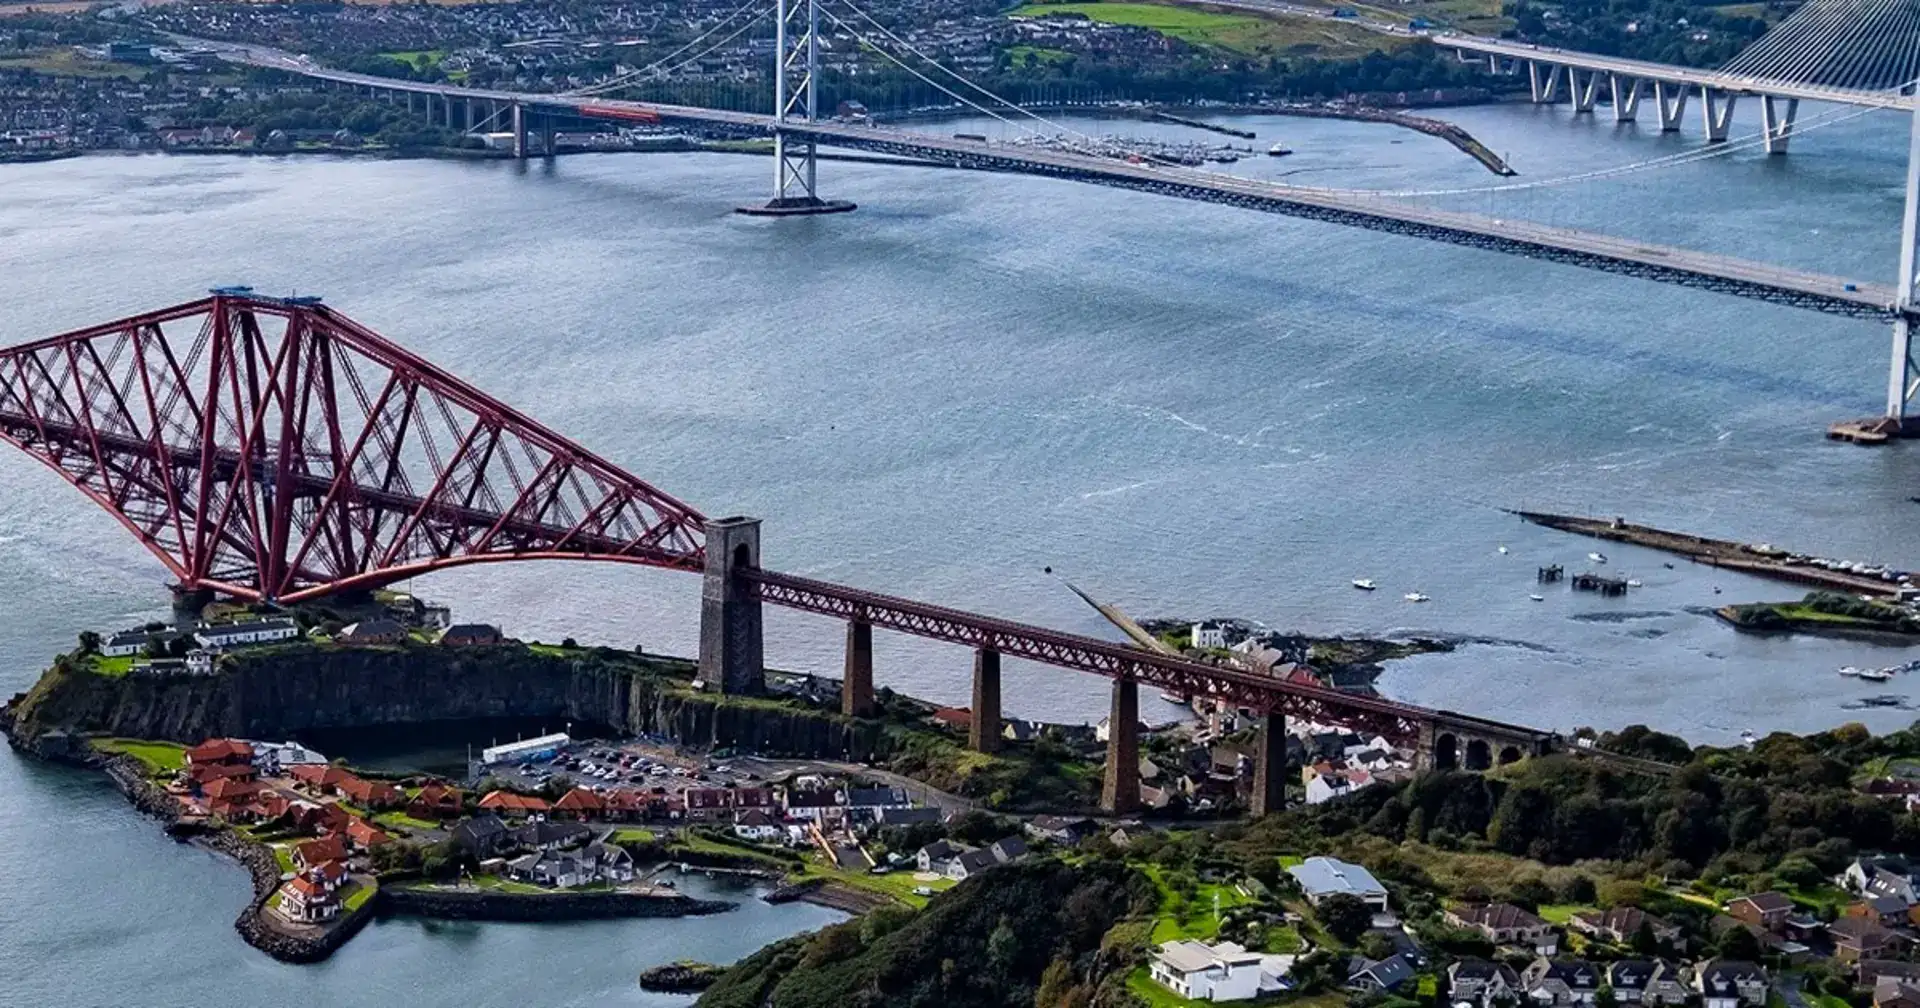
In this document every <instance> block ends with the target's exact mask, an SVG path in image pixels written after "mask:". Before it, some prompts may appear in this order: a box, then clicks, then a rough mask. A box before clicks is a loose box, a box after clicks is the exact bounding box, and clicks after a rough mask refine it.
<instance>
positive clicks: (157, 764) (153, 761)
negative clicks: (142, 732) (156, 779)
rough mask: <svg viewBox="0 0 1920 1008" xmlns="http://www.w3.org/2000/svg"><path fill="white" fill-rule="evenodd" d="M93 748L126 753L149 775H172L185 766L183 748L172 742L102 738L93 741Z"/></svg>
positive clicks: (185, 751) (184, 751)
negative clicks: (143, 765)
mask: <svg viewBox="0 0 1920 1008" xmlns="http://www.w3.org/2000/svg"><path fill="white" fill-rule="evenodd" d="M93 747H94V748H95V749H98V750H99V751H101V752H109V753H126V754H127V755H129V756H131V757H133V758H134V759H137V760H139V761H140V762H141V763H144V764H146V767H147V772H148V773H150V774H162V773H173V772H174V771H176V770H179V769H180V768H181V767H183V766H186V765H187V750H186V747H185V746H179V745H175V744H173V743H172V742H149V741H147V740H145V739H129V738H104V739H94V740H93Z"/></svg>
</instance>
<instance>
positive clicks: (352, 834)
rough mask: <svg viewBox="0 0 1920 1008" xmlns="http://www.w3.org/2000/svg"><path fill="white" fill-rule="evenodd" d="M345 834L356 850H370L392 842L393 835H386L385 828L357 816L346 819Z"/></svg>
mask: <svg viewBox="0 0 1920 1008" xmlns="http://www.w3.org/2000/svg"><path fill="white" fill-rule="evenodd" d="M345 836H346V838H347V842H348V843H350V844H352V845H353V849H354V850H358V851H370V850H372V849H374V848H375V847H378V846H380V845H381V844H386V843H392V842H393V837H391V836H388V835H387V832H386V831H385V830H383V829H381V828H380V827H378V826H375V825H374V824H372V823H370V822H368V821H366V820H365V819H361V818H359V817H358V816H355V817H353V818H351V819H348V820H347V828H346V831H345Z"/></svg>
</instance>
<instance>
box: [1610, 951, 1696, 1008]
mask: <svg viewBox="0 0 1920 1008" xmlns="http://www.w3.org/2000/svg"><path fill="white" fill-rule="evenodd" d="M1607 986H1608V987H1609V988H1611V989H1612V990H1613V997H1614V1000H1615V1001H1617V1002H1619V1003H1620V1004H1644V1005H1653V1006H1657V1008H1675V1006H1679V1005H1684V1004H1686V1003H1687V999H1688V998H1690V997H1692V995H1693V986H1692V980H1691V978H1690V977H1688V976H1687V972H1686V970H1685V969H1684V968H1682V967H1679V966H1676V965H1674V964H1673V963H1669V962H1667V961H1666V960H1664V959H1621V960H1619V961H1617V962H1612V963H1609V964H1607Z"/></svg>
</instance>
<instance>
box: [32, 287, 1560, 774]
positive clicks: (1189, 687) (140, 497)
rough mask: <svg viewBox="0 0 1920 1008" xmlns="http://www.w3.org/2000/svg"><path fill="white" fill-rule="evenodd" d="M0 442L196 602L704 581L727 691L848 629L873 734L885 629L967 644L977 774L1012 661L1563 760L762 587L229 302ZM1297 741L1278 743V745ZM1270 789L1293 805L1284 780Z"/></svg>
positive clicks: (64, 371)
mask: <svg viewBox="0 0 1920 1008" xmlns="http://www.w3.org/2000/svg"><path fill="white" fill-rule="evenodd" d="M0 439H4V440H5V441H7V442H8V443H11V444H13V445H14V446H15V447H18V448H20V449H21V450H22V451H25V452H26V453H28V454H29V455H31V456H33V457H34V458H36V459H39V460H40V461H41V462H42V463H44V464H46V465H47V466H48V467H50V468H52V469H53V470H54V471H56V472H58V473H59V474H60V475H61V476H62V477H63V478H65V479H66V480H67V481H68V482H69V483H72V484H73V485H74V486H75V487H76V488H78V489H79V490H80V491H81V492H82V493H84V494H86V495H87V496H88V497H89V498H90V499H92V500H93V502H94V503H96V504H98V505H100V506H101V507H102V508H104V509H106V511H107V512H108V513H110V514H112V515H113V516H114V517H115V518H116V519H118V520H119V521H120V523H121V524H122V525H124V526H126V528H127V530H128V531H130V532H132V533H133V534H134V536H136V537H137V538H138V539H139V540H140V542H141V543H142V544H144V545H145V546H146V547H147V549H148V550H150V551H151V552H152V553H153V554H154V555H155V556H156V557H158V558H159V560H160V562H161V563H162V564H164V565H165V566H166V567H167V569H168V570H169V571H171V572H172V573H173V575H174V577H175V578H177V579H178V583H179V586H180V588H181V589H182V590H184V591H210V592H216V593H221V594H225V595H229V596H234V597H238V598H243V599H250V600H256V601H264V602H273V603H279V604H294V603H298V602H302V601H306V600H310V599H315V598H320V597H323V596H326V595H331V594H335V593H340V592H347V591H354V590H365V589H369V588H374V587H378V586H380V585H384V584H390V583H393V582H395V581H399V580H402V579H405V578H408V577H412V576H414V575H416V574H422V573H426V572H429V571H434V570H440V569H443V568H447V567H456V566H461V565H466V564H477V563H493V562H501V561H509V560H551V559H568V560H600V561H615V562H622V563H633V564H643V565H647V566H653V567H664V568H669V569H673V570H683V571H694V572H704V574H705V577H706V588H705V592H704V596H703V607H702V626H701V675H702V678H703V680H705V681H706V682H707V683H708V684H709V686H710V687H712V688H716V689H721V690H726V691H742V690H746V691H750V690H753V689H757V688H758V687H759V684H760V682H761V667H760V666H761V629H760V615H759V613H760V606H761V605H762V604H763V603H770V604H773V605H779V606H785V607H789V608H794V609H800V610H804V611H808V612H813V613H819V614H822V615H827V616H832V617H835V618H838V619H842V620H845V621H847V623H848V627H849V632H848V643H849V649H848V659H847V677H846V697H845V708H846V710H847V712H848V713H854V714H860V713H866V712H867V711H868V710H870V705H871V691H872V665H871V662H872V646H871V631H872V628H873V627H880V628H882V629H887V630H893V631H896V632H900V633H907V634H913V635H917V636H921V637H927V638H932V639H934V640H940V641H946V642H950V643H955V644H963V645H966V646H969V647H972V648H974V649H975V650H976V652H977V655H978V658H977V660H976V662H975V704H974V707H975V721H976V724H979V725H987V726H989V727H988V728H987V730H984V731H981V730H976V731H975V733H974V743H975V744H976V745H977V746H979V747H981V748H992V747H993V746H994V745H995V744H996V743H997V740H998V735H997V728H998V720H999V692H1000V691H999V657H1000V656H1001V655H1008V656H1012V657H1016V658H1025V659H1029V660H1031V661H1036V662H1041V663H1044V664H1049V665H1055V666H1058V667H1061V668H1068V669H1073V670H1076V671H1081V672H1091V673H1094V674H1097V675H1102V676H1106V677H1108V678H1111V679H1113V680H1114V681H1115V713H1116V715H1118V716H1116V717H1115V719H1114V721H1113V723H1114V724H1115V725H1120V724H1122V723H1125V724H1127V725H1129V726H1131V725H1132V724H1133V723H1134V721H1135V719H1136V717H1137V713H1136V711H1137V707H1136V704H1137V700H1136V699H1135V691H1136V690H1137V688H1138V685H1139V684H1142V683H1145V684H1148V685H1150V686H1153V687H1158V688H1162V689H1167V690H1172V691H1176V692H1179V693H1182V694H1187V695H1190V696H1201V697H1212V698H1216V699H1219V700H1221V701H1224V702H1226V703H1228V704H1231V705H1233V706H1236V707H1245V708H1249V709H1251V710H1254V711H1257V712H1261V713H1263V714H1265V715H1268V716H1269V717H1270V718H1279V717H1284V716H1286V715H1288V714H1292V715H1294V716H1299V717H1308V718H1311V719H1313V720H1316V721H1323V722H1338V723H1346V724H1351V725H1354V726H1356V727H1364V728H1367V729H1370V730H1373V731H1377V732H1379V733H1381V734H1384V735H1387V736H1389V737H1391V738H1395V739H1398V740H1400V741H1402V742H1403V743H1406V744H1410V745H1415V746H1417V747H1418V748H1419V750H1420V752H1421V754H1422V756H1423V758H1424V759H1425V760H1427V761H1428V762H1430V763H1432V764H1435V765H1451V764H1453V763H1455V762H1456V761H1457V762H1460V763H1464V764H1466V765H1467V766H1469V767H1473V768H1478V767H1481V766H1486V765H1489V764H1491V763H1493V762H1498V761H1505V760H1509V759H1515V758H1519V757H1520V756H1522V755H1532V754H1538V753H1543V752H1546V751H1549V750H1550V749H1553V748H1555V747H1557V744H1558V738H1557V736H1554V735H1552V734H1550V733H1547V732H1541V731H1537V730H1534V729H1530V728H1526V727H1523V726H1520V725H1512V724H1505V723H1501V722H1497V721H1490V720H1487V719H1483V718H1476V717H1471V716H1468V715H1462V714H1456V713H1453V712H1450V711H1436V710H1429V709H1426V708H1421V707H1415V706H1412V705H1409V704H1402V703H1396V702H1393V701H1390V700H1384V699H1380V698H1378V697H1370V696H1356V695H1354V694H1350V693H1343V692H1339V691H1336V690H1330V689H1326V688H1323V687H1319V686H1315V685H1310V684H1306V683H1301V682H1296V681H1292V680H1287V679H1282V678H1279V677H1275V676H1270V675H1264V674H1260V673H1256V672H1252V671H1248V670H1244V669H1237V668H1226V667H1219V666H1214V665H1208V664H1202V663H1199V662H1193V661H1187V660H1184V659H1180V658H1175V657H1170V656H1166V655H1161V654H1156V653H1153V652H1149V651H1145V650H1142V649H1138V648H1135V647H1132V646H1128V645H1123V644H1115V643H1111V642H1108V641H1103V640H1099V639H1096V638H1091V637H1084V636H1080V635H1077V634H1069V633H1062V632H1060V631H1056V630H1050V629H1047V628H1044V627H1039V626H1033V625H1030V624H1025V623H1017V622H1013V621H1010V620H1003V619H998V618H994V617H990V616H982V615H979V614H976V613H970V612H964V611H961V610H957V609H949V608H945V607H942V606H936V605H930V604H927V603H923V602H915V601H911V600H908V599H901V598H895V597H891V596H887V595H880V594H875V593H873V592H867V591H862V590H860V589H857V588H849V587H846V586H844V585H837V584H832V583H829V582H825V581H816V580H812V579H808V578H801V577H795V576H793V575H789V574H781V573H777V572H774V571H771V570H766V569H764V568H763V567H761V566H760V564H759V526H758V523H757V522H754V521H751V520H748V519H722V520H720V521H718V522H714V521H710V520H708V519H707V518H706V517H705V516H704V515H702V514H701V513H700V512H699V511H697V510H695V509H694V508H693V507H692V506H690V505H688V504H686V503H684V502H682V501H680V500H677V499H675V498H674V497H672V496H670V495H668V494H666V493H664V492H662V491H661V490H659V489H657V488H655V487H654V486H652V485H650V484H649V483H647V482H646V481H644V480H641V479H639V478H638V477H635V476H633V475H631V474H629V473H627V472H625V471H624V470H622V469H620V468H619V467H618V466H616V465H614V464H613V463H611V462H609V461H607V460H606V459H604V458H602V457H600V456H599V455H596V454H595V453H593V452H591V451H589V450H587V449H585V448H583V447H581V446H579V445H577V444H575V443H573V442H572V441H569V440H567V439H566V438H564V437H562V436H560V435H559V434H557V433H555V432H553V431H552V430H550V429H548V428H546V427H544V426H542V425H541V424H540V423H538V422H537V421H535V420H533V419H531V418H529V417H527V416H526V415H524V414H522V413H520V412H519V411H518V410H515V409H514V408H513V407H511V406H508V405H507V404H505V403H502V402H500V401H499V400H497V399H495V398H493V397H492V396H489V395H487V394H486V393H485V392H482V391H480V390H479V389H476V388H474V387H473V386H471V385H469V384H467V383H466V382H464V381H462V380H461V379H459V378H457V377H455V376H454V375H452V374H450V373H448V372H447V371H445V370H442V369H441V368H439V367H437V366H435V365H434V364H432V363H431V362H429V361H427V360H425V359H423V358H421V357H418V356H416V355H414V354H412V353H409V352H408V351H406V350H405V349H402V348H401V347H399V346H397V345H395V344H394V343H392V342H391V341H389V340H387V339H385V338H384V337H382V336H380V335H379V334H378V333H375V332H374V331H372V330H370V329H368V328H366V327H365V326H362V325H360V324H358V323H356V322H354V321H353V320H351V319H349V318H347V317H345V316H344V315H341V314H340V313H338V312H335V311H334V310H332V309H331V308H329V307H328V306H327V305H325V304H323V303H322V302H321V301H320V300H319V299H317V298H268V297H261V296H257V295H255V294H253V293H252V292H251V291H249V290H247V289H245V288H231V289H223V290H218V291H215V292H213V294H212V295H211V296H210V297H206V298H202V299H200V300H198V301H192V302H189V303H187V304H182V305H176V306H174V307H171V308H164V309H161V310H159V311H154V312H148V313H146V314H144V315H137V316H134V317H132V318H127V319H121V320H119V321H116V322H109V323H105V324H102V325H97V326H92V327H89V328H86V329H80V330H76V331H73V332H69V333H65V334H63V335H59V336H53V337H49V338H46V339H41V340H38V341H35V342H31V343H26V344H22V345H20V346H16V347H13V348H11V349H8V350H3V351H0ZM1270 723H1271V722H1270ZM1111 734H1112V735H1113V736H1114V737H1115V742H1114V745H1115V746H1117V747H1120V748H1117V749H1116V751H1115V752H1114V753H1112V754H1111V755H1113V756H1117V757H1120V758H1119V759H1112V758H1110V759H1109V760H1108V764H1109V767H1114V766H1116V765H1121V766H1130V765H1132V763H1133V762H1134V761H1133V760H1131V759H1128V758H1126V757H1127V756H1128V755H1129V751H1130V750H1131V748H1132V745H1133V744H1134V739H1133V732H1132V731H1124V730H1123V731H1115V732H1112V733H1111ZM1280 734H1281V733H1278V732H1274V731H1269V732H1268V736H1269V737H1270V738H1274V741H1275V744H1276V745H1277V744H1278V741H1279V740H1278V738H1277V736H1279V735H1280ZM1267 748H1268V747H1264V746H1263V747H1262V749H1263V757H1264V755H1265V752H1264V751H1265V750H1266V749H1267ZM1281 754H1282V755H1283V754H1284V750H1281ZM1261 762H1262V771H1263V772H1262V773H1261V774H1260V775H1259V776H1260V777H1262V778H1263V779H1269V775H1267V774H1265V773H1264V764H1265V763H1266V760H1265V759H1264V758H1263V759H1262V761H1261ZM1121 772H1122V773H1125V771H1124V770H1122V771H1121ZM1270 779H1271V780H1273V781H1274V782H1275V783H1274V784H1273V787H1276V788H1277V786H1278V781H1279V779H1280V775H1279V774H1274V775H1271V778H1270ZM1132 790H1133V788H1132V786H1131V781H1130V779H1128V778H1125V777H1123V778H1122V779H1121V780H1119V781H1118V782H1115V781H1113V780H1110V781H1109V795H1108V797H1109V801H1110V804H1111V805H1113V806H1114V807H1117V808H1121V809H1124V808H1126V807H1128V806H1129V805H1130V804H1131V803H1132V800H1133V799H1132V798H1131V791H1132ZM1256 790H1257V791H1258V790H1259V789H1258V788H1256ZM1115 795H1118V797H1115ZM1267 803H1268V802H1266V801H1262V800H1261V799H1260V798H1259V797H1258V796H1256V805H1257V806H1264V805H1265V804H1267Z"/></svg>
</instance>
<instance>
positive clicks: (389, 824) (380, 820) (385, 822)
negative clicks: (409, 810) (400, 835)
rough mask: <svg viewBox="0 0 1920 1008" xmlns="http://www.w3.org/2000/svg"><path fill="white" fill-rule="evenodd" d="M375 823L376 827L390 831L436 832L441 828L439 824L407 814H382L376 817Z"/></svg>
mask: <svg viewBox="0 0 1920 1008" xmlns="http://www.w3.org/2000/svg"><path fill="white" fill-rule="evenodd" d="M373 821H374V823H375V825H379V826H385V827H386V828H388V829H401V830H409V831H414V830H435V829H439V828H440V824H439V823H435V822H428V821H427V820H425V819H415V818H414V817H412V816H410V815H408V814H406V813H405V812H380V813H377V814H375V815H374V817H373Z"/></svg>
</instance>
